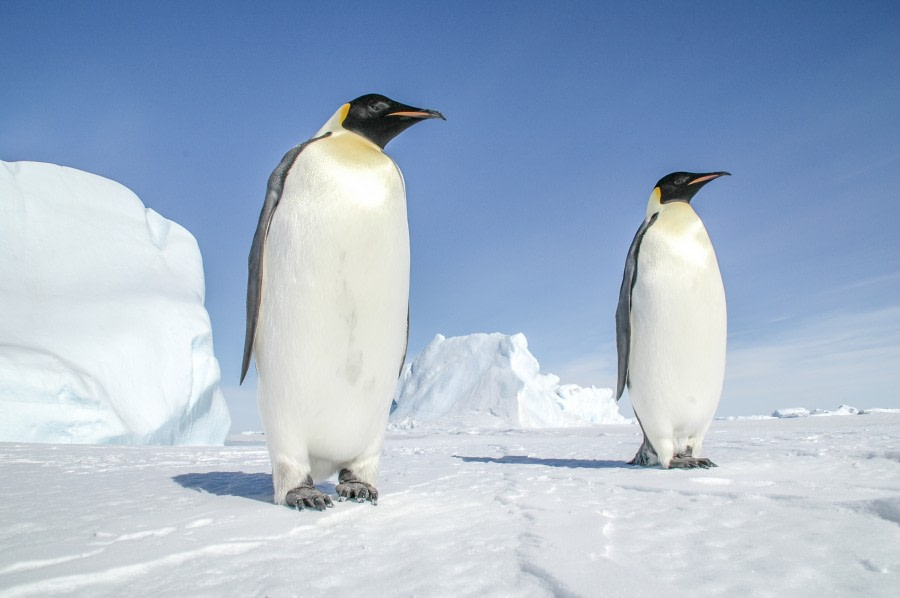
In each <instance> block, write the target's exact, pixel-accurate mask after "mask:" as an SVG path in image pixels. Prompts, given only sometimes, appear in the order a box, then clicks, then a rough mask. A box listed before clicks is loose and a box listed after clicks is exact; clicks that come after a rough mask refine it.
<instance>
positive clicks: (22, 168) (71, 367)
mask: <svg viewBox="0 0 900 598" xmlns="http://www.w3.org/2000/svg"><path fill="white" fill-rule="evenodd" d="M0 240H2V244H3V251H2V252H0V280H2V281H3V284H2V287H0V311H2V314H3V315H2V318H0V405H2V410H3V417H2V419H0V441H19V442H53V443H117V444H143V443H150V444H222V443H223V442H224V439H225V435H226V434H227V432H228V428H229V425H230V418H229V415H228V409H227V407H226V406H225V401H224V397H223V396H222V393H221V391H220V390H219V386H218V385H219V379H220V372H219V364H218V362H217V361H216V358H215V356H214V355H213V344H212V332H211V329H210V322H209V315H208V314H207V312H206V309H205V308H204V306H203V300H204V292H205V288H204V279H203V265H202V262H201V258H200V251H199V248H198V247H197V242H196V240H195V239H194V237H193V236H192V235H191V234H190V233H189V232H188V231H187V230H185V229H184V228H182V227H181V226H179V225H178V224H176V223H174V222H171V221H169V220H166V219H165V218H163V217H162V216H160V215H159V214H157V213H156V212H154V211H153V210H151V209H149V208H145V207H144V205H143V204H142V203H141V201H140V199H138V197H137V196H136V195H135V194H134V193H132V192H131V191H130V190H128V189H127V188H125V187H123V186H122V185H120V184H118V183H116V182H114V181H111V180H108V179H105V178H102V177H99V176H96V175H93V174H89V173H86V172H82V171H79V170H75V169H72V168H65V167H61V166H56V165H53V164H42V163H36V162H13V163H7V162H2V161H0Z"/></svg>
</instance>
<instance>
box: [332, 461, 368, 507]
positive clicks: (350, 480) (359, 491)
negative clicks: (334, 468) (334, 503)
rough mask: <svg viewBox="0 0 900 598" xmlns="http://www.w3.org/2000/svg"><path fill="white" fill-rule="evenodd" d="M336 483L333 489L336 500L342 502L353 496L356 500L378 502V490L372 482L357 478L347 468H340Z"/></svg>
mask: <svg viewBox="0 0 900 598" xmlns="http://www.w3.org/2000/svg"><path fill="white" fill-rule="evenodd" d="M338 482H339V483H338V485H337V486H335V488H334V489H335V490H336V491H337V493H338V501H339V502H344V501H345V500H347V499H348V498H355V499H356V502H366V501H367V500H368V501H370V502H371V503H372V504H373V505H377V504H378V490H376V489H375V486H373V485H372V484H367V483H366V482H363V481H362V480H360V479H358V478H357V477H356V476H355V475H353V472H352V471H350V470H349V469H342V470H341V473H340V474H338Z"/></svg>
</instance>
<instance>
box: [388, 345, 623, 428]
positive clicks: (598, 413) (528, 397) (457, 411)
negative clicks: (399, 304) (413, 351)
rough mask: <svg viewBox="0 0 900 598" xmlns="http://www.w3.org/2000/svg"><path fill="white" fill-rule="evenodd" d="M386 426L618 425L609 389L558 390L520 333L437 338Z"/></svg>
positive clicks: (407, 377)
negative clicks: (542, 370)
mask: <svg viewBox="0 0 900 598" xmlns="http://www.w3.org/2000/svg"><path fill="white" fill-rule="evenodd" d="M394 400H395V401H396V403H397V405H396V408H395V409H394V410H393V411H392V413H391V417H390V421H391V426H392V427H395V428H414V427H417V426H421V425H423V424H426V425H430V426H438V427H444V428H452V429H462V428H471V427H510V426H511V427H520V428H558V427H567V426H584V425H588V424H612V423H617V424H623V423H630V422H631V421H633V420H629V419H626V418H624V417H622V416H621V415H620V414H619V409H618V406H617V405H616V401H615V400H614V399H613V392H612V390H611V389H609V388H593V387H591V388H582V387H579V386H576V385H574V384H566V385H562V386H560V384H559V378H558V377H557V376H555V375H553V374H541V373H540V364H539V363H538V361H537V359H535V357H534V356H533V355H532V354H531V352H530V351H529V350H528V340H527V339H526V338H525V335H524V334H521V333H519V334H515V335H512V336H510V335H505V334H501V333H497V332H495V333H493V334H484V333H480V334H470V335H467V336H457V337H451V338H445V337H444V336H443V335H440V334H438V335H437V336H435V337H434V339H433V340H432V341H431V342H430V343H429V344H428V346H427V347H425V349H423V350H422V352H421V353H420V354H419V355H418V356H417V357H416V358H415V360H413V361H412V363H410V364H408V365H407V366H406V367H405V368H404V370H403V373H402V375H401V377H400V381H399V383H398V387H397V393H396V395H395V399H394Z"/></svg>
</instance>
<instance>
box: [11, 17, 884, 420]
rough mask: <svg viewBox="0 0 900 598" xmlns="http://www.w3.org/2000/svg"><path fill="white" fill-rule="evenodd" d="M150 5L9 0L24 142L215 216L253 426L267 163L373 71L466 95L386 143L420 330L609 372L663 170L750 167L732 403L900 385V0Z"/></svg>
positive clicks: (733, 260)
mask: <svg viewBox="0 0 900 598" xmlns="http://www.w3.org/2000/svg"><path fill="white" fill-rule="evenodd" d="M153 4H154V5H153V6H147V3H137V2H109V3H97V2H78V3H71V2H69V3H66V2H25V1H21V2H10V1H8V0H6V1H3V2H2V14H3V19H2V21H3V23H2V35H0V52H2V55H3V56H4V59H5V60H4V75H3V80H2V82H0V106H2V110H0V159H3V160H6V161H15V160H36V161H46V162H53V163H57V164H63V165H66V166H72V167H75V168H79V169H82V170H86V171H90V172H94V173H97V174H101V175H103V176H106V177H109V178H112V179H114V180H116V181H119V182H121V183H122V184H124V185H126V186H128V187H130V188H131V189H132V190H134V191H135V192H136V193H137V194H138V195H139V196H140V197H141V199H142V200H143V201H144V203H145V204H146V205H147V206H149V207H152V208H153V209H155V210H156V211H158V212H160V213H161V214H163V215H164V216H166V217H168V218H170V219H172V220H175V221H176V222H179V223H180V224H182V225H184V226H185V227H186V228H188V229H189V230H190V231H191V232H192V233H193V234H194V235H195V236H196V237H197V240H198V243H199V245H200V249H201V251H202V253H203V259H204V266H205V270H206V282H207V298H206V304H207V308H208V310H209V313H210V317H211V319H212V324H213V333H214V340H215V349H216V354H217V356H218V358H219V361H220V364H221V366H222V374H223V382H222V386H223V390H224V391H225V393H226V397H227V398H228V400H229V405H230V407H231V410H232V417H233V418H234V420H235V427H236V428H238V429H246V428H248V427H254V426H256V425H257V424H256V419H255V418H256V415H255V409H256V407H255V402H254V396H255V384H256V379H255V374H253V375H251V377H250V378H249V379H248V381H247V382H245V384H244V386H243V387H241V388H240V389H238V387H237V380H238V376H239V372H240V360H241V351H242V347H243V334H244V301H245V292H246V258H247V253H248V251H249V247H250V241H251V238H252V236H253V231H254V229H255V225H256V220H257V217H258V214H259V209H260V207H261V205H262V200H263V195H264V192H265V185H266V179H267V177H268V175H269V173H270V172H271V171H272V169H273V168H274V167H275V166H276V165H277V164H278V161H279V160H280V158H281V156H282V155H283V154H284V152H285V151H287V150H288V149H289V148H290V147H292V146H293V145H295V144H297V143H299V142H301V141H303V140H305V139H306V138H308V137H309V136H310V135H311V134H312V133H314V132H315V131H316V130H317V129H318V128H319V126H321V124H322V123H324V121H325V120H326V119H327V118H328V117H329V116H330V115H331V114H332V112H333V111H334V110H335V109H336V108H337V107H338V106H339V105H340V104H342V103H344V102H345V101H348V100H350V99H352V98H354V97H356V96H358V95H362V94H363V93H368V92H379V93H383V94H385V95H388V96H390V97H393V98H394V99H397V100H399V101H402V102H405V103H409V104H413V105H418V106H423V107H428V108H435V109H438V110H441V111H442V112H443V113H444V114H445V115H446V117H447V122H426V123H423V124H421V125H418V126H416V127H414V128H412V129H411V130H409V131H408V132H406V133H404V134H403V135H401V136H400V137H398V138H397V139H396V140H394V141H393V142H391V144H390V145H388V148H387V149H388V153H389V154H391V156H392V157H393V158H394V159H395V160H396V161H397V162H398V164H399V165H400V167H401V168H402V169H403V172H404V175H405V178H406V183H407V194H408V201H409V217H410V229H411V243H412V290H411V336H410V346H409V353H410V356H414V355H415V354H417V353H418V352H419V351H420V350H421V349H422V348H423V347H424V346H425V345H426V344H427V343H428V342H429V340H430V339H431V338H432V337H433V336H434V335H435V334H436V333H442V334H444V335H447V336H451V335H461V334H468V333H472V332H493V331H500V332H505V333H509V334H512V333H516V332H524V333H525V334H526V336H527V337H528V339H529V345H530V348H531V350H532V352H533V353H534V354H535V356H536V357H537V358H538V360H539V361H540V362H541V364H542V368H543V370H544V371H545V372H553V373H556V374H558V375H559V376H560V377H561V378H562V381H563V382H572V383H578V384H582V385H590V384H593V385H595V386H614V385H615V360H616V355H615V332H614V312H615V306H616V301H617V298H618V289H619V284H620V281H621V271H622V266H623V264H624V259H625V254H626V252H627V249H628V246H629V244H630V242H631V238H632V236H633V235H634V231H635V230H636V229H637V227H638V225H639V224H640V222H641V220H642V218H643V216H644V211H645V208H646V201H647V197H648V196H649V193H650V191H651V189H652V187H653V185H654V183H655V182H656V181H657V180H658V179H659V178H660V177H662V176H663V175H665V174H667V173H669V172H672V171H676V170H693V171H710V170H728V171H729V172H731V173H732V174H733V176H732V177H730V178H726V179H722V180H720V181H716V182H715V183H713V184H711V185H709V186H707V187H706V188H704V189H703V191H702V192H701V193H700V194H699V195H698V196H697V198H696V199H695V200H694V202H693V204H694V206H695V209H696V210H697V212H698V213H699V214H700V216H701V218H703V220H704V222H705V223H706V226H707V229H708V230H709V232H710V235H711V237H712V239H713V243H714V244H715V246H716V250H717V253H718V256H719V264H720V267H721V269H722V274H723V278H724V280H725V286H726V292H727V296H728V306H729V359H728V371H727V375H726V384H725V392H724V395H723V399H722V403H721V404H720V408H719V413H720V414H722V415H748V414H759V413H768V412H770V411H771V410H772V409H775V408H778V407H786V406H806V407H810V408H812V407H824V408H834V407H837V406H838V405H839V404H841V403H849V404H852V405H856V406H858V407H871V406H882V407H900V235H898V233H897V230H896V227H897V223H898V222H900V202H898V197H900V196H898V189H900V142H898V139H900V109H898V106H900V5H898V4H897V3H896V2H855V3H852V4H848V3H843V2H818V3H784V2H771V3H769V2H761V3H750V4H748V3H733V2H728V3H721V2H698V3H689V2H635V3H602V2H563V3H557V2H555V3H550V2H496V3H486V2H448V3H442V4H439V3H423V2H404V1H397V2H392V3H389V4H379V3H372V2H355V1H348V2H342V3H311V2H283V3H280V2H256V3H244V2H242V3H237V2H235V3H227V2H192V3H181V2H159V3H153ZM623 413H626V414H630V407H629V406H627V403H626V405H625V406H624V408H623Z"/></svg>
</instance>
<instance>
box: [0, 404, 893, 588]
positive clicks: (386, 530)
mask: <svg viewBox="0 0 900 598" xmlns="http://www.w3.org/2000/svg"><path fill="white" fill-rule="evenodd" d="M235 438H236V439H237V440H239V441H241V442H242V444H241V445H233V446H225V447H218V448H211V447H192V448H184V447H145V446H144V447H121V446H74V445H69V446H55V445H28V444H11V443H7V444H0V488H2V489H3V490H2V492H3V500H2V501H0V595H2V596H4V597H5V598H17V597H21V596H125V595H128V596H211V597H212V596H272V597H276V598H277V597H282V596H347V595H365V596H473V597H482V596H517V597H518V596H525V597H530V596H611V597H618V596H621V597H627V598H633V597H635V596H751V597H753V596H760V597H762V596H773V597H774V596H791V597H806V596H808V597H816V598H818V597H821V596H866V597H882V596H883V597H888V596H891V597H893V596H896V595H897V589H898V588H900V447H898V441H897V439H898V438H900V414H892V413H872V414H869V415H857V416H852V417H803V418H793V419H759V420H736V421H721V420H717V421H714V422H713V424H712V426H711V428H710V431H709V434H708V436H707V440H706V444H705V448H706V451H707V454H708V456H709V457H710V458H712V459H713V460H714V461H715V462H716V463H718V465H719V467H718V468H716V469H710V470H692V471H685V470H668V471H666V470H662V469H658V468H648V469H641V468H633V467H630V466H626V465H625V464H624V461H625V460H627V459H629V458H630V457H631V456H632V455H633V454H634V452H635V450H637V447H638V446H639V444H640V441H641V433H640V429H639V428H638V426H637V425H600V426H593V427H585V428H564V429H555V430H535V429H497V428H493V429H480V430H470V431H468V432H465V433H462V432H461V433H452V432H447V431H436V430H427V431H423V429H421V428H417V429H413V430H393V431H391V432H389V433H388V437H387V440H386V443H385V451H384V461H383V464H382V474H381V479H380V481H379V484H378V487H379V490H380V498H379V502H378V506H377V507H373V506H371V505H368V504H358V503H355V502H345V503H337V505H336V507H335V508H333V509H329V510H327V511H325V512H321V513H320V512H315V511H303V512H297V511H294V510H291V509H288V508H286V507H281V506H275V505H273V504H271V493H272V488H271V475H270V470H269V457H268V454H267V452H266V449H265V446H264V445H263V444H262V440H261V439H260V438H257V439H256V440H255V442H256V444H252V442H254V439H253V438H252V437H248V436H237V437H235ZM319 487H320V488H322V489H323V490H326V491H328V492H332V493H333V491H334V485H333V483H331V482H328V483H324V484H320V486H319Z"/></svg>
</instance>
